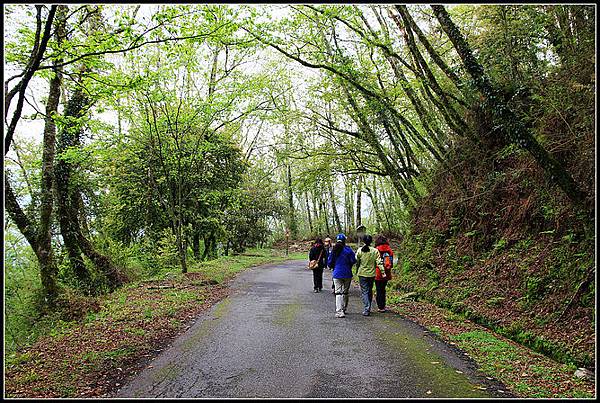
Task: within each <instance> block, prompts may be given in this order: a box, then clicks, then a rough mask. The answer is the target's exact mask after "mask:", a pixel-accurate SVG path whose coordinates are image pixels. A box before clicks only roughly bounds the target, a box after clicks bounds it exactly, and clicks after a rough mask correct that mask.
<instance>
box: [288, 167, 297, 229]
mask: <svg viewBox="0 0 600 403" xmlns="http://www.w3.org/2000/svg"><path fill="white" fill-rule="evenodd" d="M287 192H288V205H289V209H290V210H289V215H288V219H289V226H290V233H291V236H292V238H293V239H296V238H297V237H298V225H297V223H296V213H295V210H294V193H293V191H292V169H291V167H290V165H289V164H288V165H287Z"/></svg>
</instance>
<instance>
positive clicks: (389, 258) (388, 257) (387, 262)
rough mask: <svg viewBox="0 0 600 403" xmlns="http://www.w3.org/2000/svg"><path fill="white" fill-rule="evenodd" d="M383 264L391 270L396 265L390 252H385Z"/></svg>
mask: <svg viewBox="0 0 600 403" xmlns="http://www.w3.org/2000/svg"><path fill="white" fill-rule="evenodd" d="M381 262H382V264H383V267H384V268H385V269H391V268H392V266H393V265H394V256H393V255H392V254H390V252H383V254H382V255H381Z"/></svg>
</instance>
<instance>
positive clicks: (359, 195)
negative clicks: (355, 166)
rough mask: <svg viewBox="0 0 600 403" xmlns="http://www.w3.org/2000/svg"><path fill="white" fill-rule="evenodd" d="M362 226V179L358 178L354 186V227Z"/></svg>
mask: <svg viewBox="0 0 600 403" xmlns="http://www.w3.org/2000/svg"><path fill="white" fill-rule="evenodd" d="M361 225H362V177H361V176H359V177H358V184H357V186H356V227H360V226H361Z"/></svg>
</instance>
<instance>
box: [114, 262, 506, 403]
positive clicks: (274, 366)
mask: <svg viewBox="0 0 600 403" xmlns="http://www.w3.org/2000/svg"><path fill="white" fill-rule="evenodd" d="M305 265H306V262H305V261H289V262H286V263H280V264H272V265H267V266H261V267H256V268H253V269H250V270H248V271H247V272H244V273H242V274H240V275H239V276H238V277H237V278H236V279H235V280H234V281H233V282H232V283H231V287H233V292H232V294H231V295H230V296H229V297H228V298H227V299H225V300H223V301H221V302H220V303H218V304H217V305H215V306H214V307H213V308H211V310H210V311H208V312H206V313H204V314H202V315H201V316H200V317H199V318H198V320H197V321H196V322H195V323H194V324H193V326H192V327H191V328H190V329H189V330H188V331H187V332H185V333H184V334H183V335H181V336H180V337H179V338H177V339H176V340H175V341H174V342H173V344H172V345H171V346H170V347H169V348H168V349H167V350H165V351H164V352H163V353H162V354H161V355H160V356H158V357H157V358H156V359H155V360H154V361H152V362H151V365H149V366H148V368H146V369H145V370H143V371H142V372H141V373H140V374H138V375H137V376H136V377H135V378H134V379H132V380H131V381H130V382H129V383H128V384H127V385H125V386H124V387H123V388H122V389H121V390H120V391H119V392H118V393H117V395H116V397H121V398H123V397H133V398H150V397H152V398H160V397H163V398H180V397H181V398H184V397H185V398H194V397H198V398H211V397H212V398H225V397H230V398H244V397H246V398H252V397H255V398H260V397H263V398H266V397H272V398H293V397H297V398H302V397H305V398H310V397H323V398H341V397H351V398H352V397H354V398H358V397H363V398H385V397H387V398H406V397H424V398H440V397H491V396H492V395H491V394H490V392H491V391H492V390H493V389H494V387H493V386H491V385H490V384H489V381H486V380H485V379H484V378H483V377H481V376H478V375H477V374H476V373H475V371H474V368H473V365H472V363H470V362H469V361H468V360H467V359H465V357H464V356H461V355H460V353H459V352H456V351H455V350H453V349H451V348H450V346H447V345H446V344H444V343H442V342H441V341H439V340H438V339H435V338H434V337H432V336H431V335H430V334H428V333H427V332H425V331H424V329H423V328H421V327H420V326H418V325H416V324H414V323H413V322H410V321H406V320H403V319H402V318H401V317H400V316H398V315H395V314H392V313H383V314H379V313H377V312H374V313H372V314H371V316H369V317H364V316H362V315H361V312H362V303H361V301H360V293H359V289H358V288H357V287H355V285H354V284H353V286H352V287H351V294H350V303H349V307H348V312H347V315H346V317H345V318H336V317H334V311H335V300H334V295H333V294H331V293H330V291H331V290H330V287H331V272H330V271H329V270H326V271H325V273H324V275H323V285H324V290H323V292H321V293H313V292H312V273H311V272H310V271H308V270H307V269H306V268H305ZM374 305H375V304H374ZM484 383H485V384H484ZM481 387H487V390H485V391H484V390H481V389H480V388H481ZM492 393H493V392H492Z"/></svg>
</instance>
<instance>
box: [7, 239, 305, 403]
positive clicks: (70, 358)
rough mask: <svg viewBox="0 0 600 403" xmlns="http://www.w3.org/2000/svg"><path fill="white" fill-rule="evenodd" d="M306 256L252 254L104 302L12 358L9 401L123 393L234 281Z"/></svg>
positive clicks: (132, 288) (160, 279)
mask: <svg viewBox="0 0 600 403" xmlns="http://www.w3.org/2000/svg"><path fill="white" fill-rule="evenodd" d="M305 258H306V253H290V254H289V256H287V257H286V256H285V253H282V252H281V251H271V250H258V249H253V250H249V251H248V252H247V253H245V254H243V255H238V256H231V257H221V258H219V259H215V260H212V261H209V262H202V263H199V264H197V265H195V266H193V267H191V268H190V270H189V273H186V274H185V275H184V274H181V273H174V272H164V273H162V274H160V275H158V276H157V277H155V278H153V279H147V280H143V281H139V282H134V283H130V284H128V285H126V286H125V287H123V288H121V289H119V290H117V291H115V292H113V293H111V294H109V295H106V296H104V297H102V298H99V299H98V300H97V301H96V302H97V304H95V305H96V308H95V309H93V310H92V311H90V312H88V313H87V315H86V316H85V318H84V319H83V320H79V321H71V322H61V323H60V326H57V327H53V328H51V329H48V332H47V334H46V335H45V336H43V337H40V338H39V339H38V340H37V341H36V342H35V343H34V344H33V345H31V346H29V347H28V348H26V349H24V350H22V351H20V352H19V353H14V354H11V355H10V356H7V357H5V397H10V398H33V397H40V398H56V397H61V398H83V397H99V396H103V395H106V393H108V392H110V391H112V390H114V389H116V388H118V387H120V386H121V385H122V384H124V382H125V381H126V380H127V379H128V378H129V377H130V376H132V375H133V374H135V373H136V372H137V371H139V370H141V369H142V368H144V366H146V365H147V362H148V361H149V360H150V359H151V358H152V357H154V356H156V355H157V354H158V353H159V352H160V351H161V350H162V349H163V348H165V347H166V346H167V345H168V344H170V341H171V340H172V339H173V338H174V337H175V336H177V335H178V334H179V333H181V332H182V331H184V330H186V329H187V328H188V327H189V324H190V322H191V321H193V320H194V319H195V318H196V317H197V316H198V314H200V313H201V312H203V311H205V310H207V309H208V308H210V307H211V306H212V305H214V304H215V303H216V302H218V301H219V300H221V299H223V298H224V297H225V296H227V293H228V288H227V283H228V281H229V280H231V279H232V278H233V277H235V275H236V274H238V273H240V272H241V271H244V270H246V269H248V268H250V267H253V266H258V265H262V264H267V263H272V262H280V261H285V260H290V259H305Z"/></svg>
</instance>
